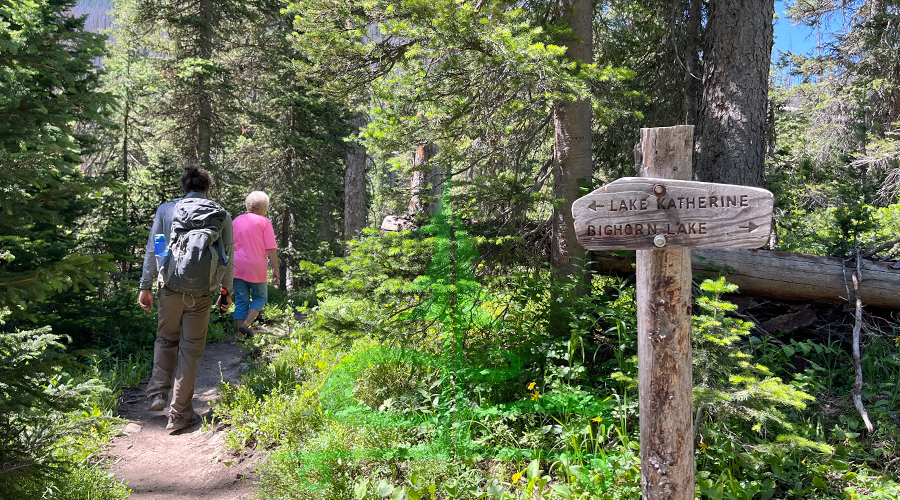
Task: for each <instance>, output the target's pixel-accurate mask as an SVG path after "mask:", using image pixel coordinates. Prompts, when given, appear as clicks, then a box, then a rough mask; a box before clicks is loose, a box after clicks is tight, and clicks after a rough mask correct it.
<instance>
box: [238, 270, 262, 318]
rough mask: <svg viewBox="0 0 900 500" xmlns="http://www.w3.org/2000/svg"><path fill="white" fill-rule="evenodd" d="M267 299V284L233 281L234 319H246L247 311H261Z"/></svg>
mask: <svg viewBox="0 0 900 500" xmlns="http://www.w3.org/2000/svg"><path fill="white" fill-rule="evenodd" d="M268 298H269V284H268V283H266V282H262V283H249V282H247V281H244V280H242V279H238V278H235V279H234V319H247V311H249V310H250V309H255V310H257V311H262V308H263V306H265V305H266V302H267V301H268Z"/></svg>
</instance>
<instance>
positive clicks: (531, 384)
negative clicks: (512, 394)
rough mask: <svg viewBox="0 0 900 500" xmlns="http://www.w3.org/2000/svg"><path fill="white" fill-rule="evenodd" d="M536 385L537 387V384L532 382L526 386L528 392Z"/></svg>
mask: <svg viewBox="0 0 900 500" xmlns="http://www.w3.org/2000/svg"><path fill="white" fill-rule="evenodd" d="M536 385H537V384H536V383H534V382H532V383H530V384H528V390H529V391H533V390H534V386H536Z"/></svg>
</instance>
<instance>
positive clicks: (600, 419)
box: [591, 417, 603, 422]
mask: <svg viewBox="0 0 900 500" xmlns="http://www.w3.org/2000/svg"><path fill="white" fill-rule="evenodd" d="M602 421H603V417H594V418H592V419H591V422H602Z"/></svg>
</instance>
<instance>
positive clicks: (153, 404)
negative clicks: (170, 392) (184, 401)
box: [149, 392, 169, 411]
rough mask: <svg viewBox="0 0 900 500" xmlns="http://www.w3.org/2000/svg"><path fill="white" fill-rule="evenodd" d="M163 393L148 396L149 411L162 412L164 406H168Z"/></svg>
mask: <svg viewBox="0 0 900 500" xmlns="http://www.w3.org/2000/svg"><path fill="white" fill-rule="evenodd" d="M166 396H167V394H165V393H162V392H160V393H157V394H154V395H152V396H150V408H149V410H150V411H162V410H165V409H166V406H169V398H167V397H166Z"/></svg>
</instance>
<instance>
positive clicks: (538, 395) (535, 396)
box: [531, 391, 541, 401]
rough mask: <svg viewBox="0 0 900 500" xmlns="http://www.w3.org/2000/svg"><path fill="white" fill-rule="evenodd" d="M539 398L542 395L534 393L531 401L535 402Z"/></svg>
mask: <svg viewBox="0 0 900 500" xmlns="http://www.w3.org/2000/svg"><path fill="white" fill-rule="evenodd" d="M539 397H541V393H539V392H538V391H534V394H532V395H531V400H532V401H534V400H535V399H537V398H539Z"/></svg>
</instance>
